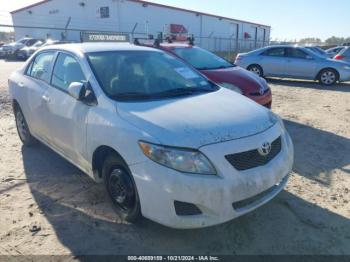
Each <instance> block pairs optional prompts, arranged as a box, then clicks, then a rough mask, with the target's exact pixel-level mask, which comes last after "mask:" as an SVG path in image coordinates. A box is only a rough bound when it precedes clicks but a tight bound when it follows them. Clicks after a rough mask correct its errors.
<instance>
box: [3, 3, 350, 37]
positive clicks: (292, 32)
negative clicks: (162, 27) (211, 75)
mask: <svg viewBox="0 0 350 262" xmlns="http://www.w3.org/2000/svg"><path fill="white" fill-rule="evenodd" d="M55 1H60V0H55ZM35 2H39V1H36V0H10V1H9V0H0V22H2V23H3V22H4V21H10V20H9V18H7V19H5V16H6V13H7V12H9V11H12V10H15V9H18V8H21V7H23V6H26V5H29V4H32V3H35ZM152 2H157V3H163V4H168V5H172V6H178V7H182V8H187V9H193V10H198V11H202V12H207V13H213V14H217V15H221V16H227V17H232V18H236V19H242V20H247V21H252V22H257V23H262V24H267V25H271V26H272V34H271V37H272V38H273V39H274V38H278V39H288V40H291V39H300V38H304V37H319V38H321V39H325V38H328V37H330V36H333V35H335V36H344V37H350V12H349V11H350V0H336V1H334V2H332V1H328V0H264V1H262V0H244V1H242V0H215V1H213V0H152ZM7 17H9V16H8V15H7Z"/></svg>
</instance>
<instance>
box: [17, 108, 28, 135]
mask: <svg viewBox="0 0 350 262" xmlns="http://www.w3.org/2000/svg"><path fill="white" fill-rule="evenodd" d="M16 126H17V130H18V134H19V136H20V137H21V139H22V140H25V139H26V137H27V134H28V128H27V125H26V122H25V120H24V116H23V114H22V112H21V111H18V112H17V113H16Z"/></svg>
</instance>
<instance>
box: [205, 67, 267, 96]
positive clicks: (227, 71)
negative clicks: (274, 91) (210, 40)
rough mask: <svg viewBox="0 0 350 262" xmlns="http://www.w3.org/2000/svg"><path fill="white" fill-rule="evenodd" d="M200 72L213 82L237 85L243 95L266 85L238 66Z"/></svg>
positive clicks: (257, 91) (254, 91)
mask: <svg viewBox="0 0 350 262" xmlns="http://www.w3.org/2000/svg"><path fill="white" fill-rule="evenodd" d="M201 72H202V73H203V74H204V75H205V76H206V77H208V78H209V79H210V80H212V81H214V82H215V83H219V84H220V83H230V84H233V85H235V86H237V87H239V88H240V89H241V90H242V91H243V94H244V95H249V94H251V93H259V91H260V89H261V88H265V87H266V86H265V85H266V83H264V80H263V79H261V78H260V77H259V76H257V75H255V74H253V73H251V72H249V71H247V70H245V69H243V68H241V67H238V66H236V67H230V68H224V69H215V70H202V71H201Z"/></svg>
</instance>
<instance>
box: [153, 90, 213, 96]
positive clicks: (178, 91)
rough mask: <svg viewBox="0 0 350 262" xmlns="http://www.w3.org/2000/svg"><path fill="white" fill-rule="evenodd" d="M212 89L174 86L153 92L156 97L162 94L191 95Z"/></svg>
mask: <svg viewBox="0 0 350 262" xmlns="http://www.w3.org/2000/svg"><path fill="white" fill-rule="evenodd" d="M213 91H215V90H214V89H205V88H176V89H170V90H166V91H163V92H159V93H155V94H154V96H156V97H164V96H178V95H180V96H181V95H193V94H197V93H207V92H213Z"/></svg>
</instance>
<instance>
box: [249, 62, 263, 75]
mask: <svg viewBox="0 0 350 262" xmlns="http://www.w3.org/2000/svg"><path fill="white" fill-rule="evenodd" d="M247 69H248V71H250V72H252V73H254V74H256V75H258V76H260V77H263V76H264V73H263V70H262V68H261V66H259V65H250V66H248V68H247Z"/></svg>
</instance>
